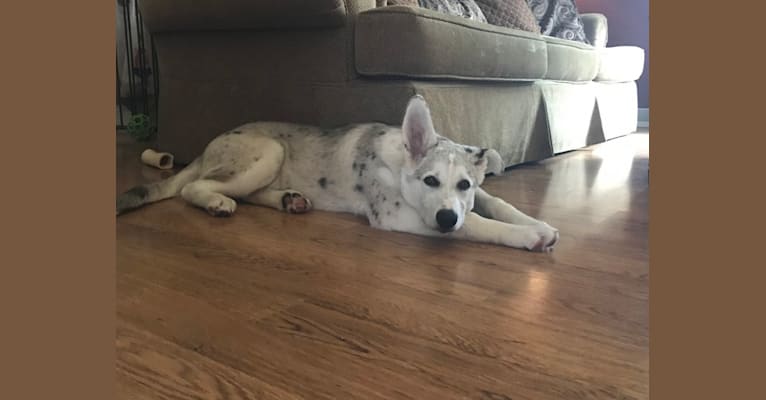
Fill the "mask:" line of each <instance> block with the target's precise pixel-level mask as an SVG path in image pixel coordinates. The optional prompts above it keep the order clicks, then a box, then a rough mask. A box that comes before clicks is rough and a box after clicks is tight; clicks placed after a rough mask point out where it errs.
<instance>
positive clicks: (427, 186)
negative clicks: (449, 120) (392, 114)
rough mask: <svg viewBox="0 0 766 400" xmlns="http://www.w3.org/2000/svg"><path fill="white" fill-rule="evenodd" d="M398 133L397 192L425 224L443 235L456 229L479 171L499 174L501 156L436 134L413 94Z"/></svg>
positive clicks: (423, 106)
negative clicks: (400, 148)
mask: <svg viewBox="0 0 766 400" xmlns="http://www.w3.org/2000/svg"><path fill="white" fill-rule="evenodd" d="M402 136H403V140H404V149H405V153H406V154H405V160H406V161H405V163H404V167H403V168H402V176H401V190H402V195H403V196H404V199H405V201H406V202H407V203H409V205H410V206H411V207H413V208H414V209H415V210H417V213H418V215H419V216H420V218H421V219H422V220H423V222H424V223H425V224H426V225H427V226H428V227H430V228H432V229H434V230H438V231H440V232H443V233H446V232H451V231H455V230H457V229H460V227H461V226H462V225H463V222H464V221H465V216H466V214H468V213H469V212H470V211H471V210H472V209H473V202H474V194H475V192H476V188H477V187H478V186H479V185H481V183H482V182H483V181H484V175H485V174H486V173H488V172H492V173H495V174H499V173H500V172H502V169H503V168H502V167H503V161H502V159H501V158H500V155H499V154H498V153H497V152H496V151H495V150H492V149H483V148H479V147H472V146H465V145H461V144H458V143H455V142H453V141H451V140H449V139H447V138H445V137H443V136H440V135H439V134H437V133H436V131H435V130H434V126H433V122H432V120H431V112H430V111H429V109H428V105H427V104H426V102H425V100H424V99H423V98H422V97H421V96H415V97H413V98H412V99H410V102H409V104H408V105H407V111H406V113H405V115H404V122H403V123H402Z"/></svg>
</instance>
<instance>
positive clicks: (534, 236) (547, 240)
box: [525, 222, 559, 252]
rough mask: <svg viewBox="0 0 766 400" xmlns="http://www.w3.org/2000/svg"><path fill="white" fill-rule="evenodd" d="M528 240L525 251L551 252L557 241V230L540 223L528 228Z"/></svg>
mask: <svg viewBox="0 0 766 400" xmlns="http://www.w3.org/2000/svg"><path fill="white" fill-rule="evenodd" d="M529 230H530V231H529V240H528V242H527V245H526V246H525V247H526V248H527V250H530V251H537V252H547V251H552V250H553V246H555V245H556V243H557V242H558V241H559V230H558V229H556V228H554V227H552V226H550V225H548V224H546V223H545V222H541V223H540V224H537V225H531V226H530V227H529Z"/></svg>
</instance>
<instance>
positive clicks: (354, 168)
mask: <svg viewBox="0 0 766 400" xmlns="http://www.w3.org/2000/svg"><path fill="white" fill-rule="evenodd" d="M351 169H353V170H354V171H356V163H353V164H351Z"/></svg>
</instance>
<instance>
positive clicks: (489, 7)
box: [476, 0, 540, 33]
mask: <svg viewBox="0 0 766 400" xmlns="http://www.w3.org/2000/svg"><path fill="white" fill-rule="evenodd" d="M476 4H478V5H479V8H481V11H482V12H483V13H484V16H485V17H487V22H489V23H490V24H492V25H497V26H505V27H508V28H513V29H519V30H522V31H527V32H534V33H540V25H538V24H537V18H535V15H534V14H532V9H530V8H529V5H528V4H527V0H476Z"/></svg>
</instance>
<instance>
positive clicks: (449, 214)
mask: <svg viewBox="0 0 766 400" xmlns="http://www.w3.org/2000/svg"><path fill="white" fill-rule="evenodd" d="M436 223H437V224H439V228H441V229H442V230H445V231H446V230H450V229H452V227H453V226H455V224H456V223H457V214H455V212H454V211H452V210H447V209H444V210H439V212H437V213H436Z"/></svg>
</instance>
